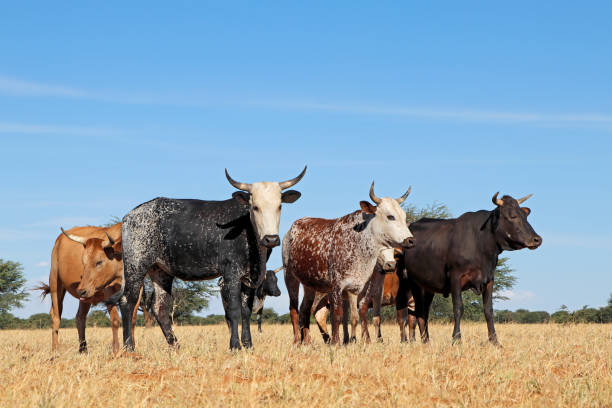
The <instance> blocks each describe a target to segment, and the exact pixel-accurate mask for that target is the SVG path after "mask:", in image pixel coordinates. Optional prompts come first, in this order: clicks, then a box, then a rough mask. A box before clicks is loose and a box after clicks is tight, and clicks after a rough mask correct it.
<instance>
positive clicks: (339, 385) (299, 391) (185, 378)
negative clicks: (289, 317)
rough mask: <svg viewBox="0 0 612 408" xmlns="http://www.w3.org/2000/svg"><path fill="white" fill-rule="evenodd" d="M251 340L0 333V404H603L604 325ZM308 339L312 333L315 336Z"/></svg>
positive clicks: (269, 331)
mask: <svg viewBox="0 0 612 408" xmlns="http://www.w3.org/2000/svg"><path fill="white" fill-rule="evenodd" d="M263 330H264V332H263V333H262V334H258V333H256V332H255V331H254V333H253V334H254V343H255V349H254V350H251V351H246V352H244V351H243V352H237V353H232V352H230V351H229V350H228V349H227V347H228V339H229V337H228V333H227V329H226V328H225V326H207V327H178V328H177V329H176V332H177V335H178V337H179V339H180V341H181V349H180V351H179V352H174V351H171V350H170V349H169V348H168V347H167V346H166V344H165V341H164V340H163V338H162V335H161V331H160V330H159V328H157V327H154V328H151V329H143V328H137V333H136V341H137V343H136V347H137V353H138V354H136V355H132V356H125V355H124V356H121V357H113V356H111V353H110V339H111V332H110V329H88V332H87V334H88V339H89V350H90V352H89V354H87V355H79V354H78V353H77V335H76V330H75V329H62V330H61V332H60V348H59V353H58V357H57V358H55V359H53V360H50V348H51V344H50V341H51V333H50V330H21V331H2V332H0V347H1V360H0V382H1V384H2V393H0V406H27V407H34V406H42V407H52V406H53V407H64V406H81V407H109V406H130V407H151V406H189V407H196V406H291V407H297V406H314V407H317V406H323V405H325V406H372V407H378V406H393V407H395V406H410V407H433V406H467V407H479V406H483V407H509V406H528V407H529V406H532V407H570V406H571V407H611V406H612V325H570V326H559V325H554V324H550V325H498V334H499V338H500V340H501V342H502V344H503V345H504V348H503V349H496V348H494V347H491V346H489V345H488V344H487V343H486V341H485V338H486V327H485V326H484V325H483V324H464V325H463V330H462V332H463V336H464V339H463V344H462V345H460V346H452V345H451V344H450V334H451V327H450V326H448V325H432V327H431V329H430V330H431V335H432V343H431V344H430V345H422V344H412V345H406V344H400V343H399V341H398V330H397V328H396V327H394V326H391V325H386V326H385V327H383V334H386V340H385V343H383V344H371V345H369V346H367V345H363V344H356V345H350V346H347V347H328V346H326V345H323V344H322V342H321V340H320V337H319V338H316V340H315V341H316V343H315V345H314V346H311V347H294V346H293V345H292V344H291V340H292V335H291V327H290V326H266V325H264V327H263ZM317 337H318V334H317Z"/></svg>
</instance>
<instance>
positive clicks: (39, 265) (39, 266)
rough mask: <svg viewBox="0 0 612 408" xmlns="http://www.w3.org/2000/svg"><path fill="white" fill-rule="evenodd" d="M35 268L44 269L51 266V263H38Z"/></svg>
mask: <svg viewBox="0 0 612 408" xmlns="http://www.w3.org/2000/svg"><path fill="white" fill-rule="evenodd" d="M34 266H36V267H37V268H42V267H45V266H49V262H46V261H41V262H37V263H36V264H35V265H34Z"/></svg>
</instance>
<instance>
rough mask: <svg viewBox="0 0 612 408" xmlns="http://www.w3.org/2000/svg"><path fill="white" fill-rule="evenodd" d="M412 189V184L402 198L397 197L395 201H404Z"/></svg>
mask: <svg viewBox="0 0 612 408" xmlns="http://www.w3.org/2000/svg"><path fill="white" fill-rule="evenodd" d="M411 190H412V186H410V187H408V190H407V191H406V192H405V193H404V194H403V195H402V196H401V197H400V198H396V199H395V201H397V203H398V204H401V203H403V202H404V200H406V198H408V196H409V195H410V191H411Z"/></svg>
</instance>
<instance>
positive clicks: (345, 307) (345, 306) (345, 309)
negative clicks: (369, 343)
mask: <svg viewBox="0 0 612 408" xmlns="http://www.w3.org/2000/svg"><path fill="white" fill-rule="evenodd" d="M350 308H351V305H350V303H349V300H348V299H342V334H343V336H342V344H349V342H350V337H349V330H348V323H349V322H348V319H349V313H350Z"/></svg>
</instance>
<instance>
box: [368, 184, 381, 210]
mask: <svg viewBox="0 0 612 408" xmlns="http://www.w3.org/2000/svg"><path fill="white" fill-rule="evenodd" d="M370 199H371V200H372V201H374V204H376V205H378V204H380V202H381V199H380V198H378V197H376V194H374V181H372V185H371V186H370Z"/></svg>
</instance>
